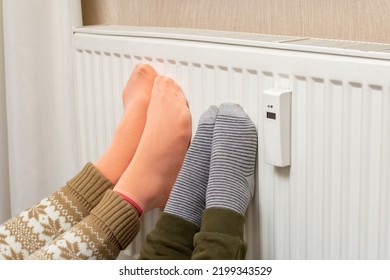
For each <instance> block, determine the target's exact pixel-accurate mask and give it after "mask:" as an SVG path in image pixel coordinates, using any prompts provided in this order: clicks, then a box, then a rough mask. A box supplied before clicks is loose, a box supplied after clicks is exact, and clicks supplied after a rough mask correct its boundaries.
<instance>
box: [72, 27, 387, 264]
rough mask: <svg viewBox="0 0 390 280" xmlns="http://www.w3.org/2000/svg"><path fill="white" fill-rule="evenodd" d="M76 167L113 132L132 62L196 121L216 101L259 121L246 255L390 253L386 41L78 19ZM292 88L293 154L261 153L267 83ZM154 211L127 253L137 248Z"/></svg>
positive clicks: (375, 255) (95, 154)
mask: <svg viewBox="0 0 390 280" xmlns="http://www.w3.org/2000/svg"><path fill="white" fill-rule="evenodd" d="M74 48H75V57H74V59H75V70H76V76H77V81H76V92H77V93H76V102H77V108H78V110H77V111H78V115H77V117H78V125H79V140H80V142H79V143H80V145H79V148H80V167H81V166H82V165H83V164H84V163H85V162H86V161H94V160H96V159H97V157H98V156H99V155H100V154H101V153H102V152H103V151H104V149H105V147H106V146H107V145H108V143H109V142H110V139H111V136H112V134H113V131H114V128H115V126H116V123H117V122H118V121H119V119H120V116H121V114H122V104H121V94H122V89H123V87H124V85H125V83H126V81H127V79H128V77H129V75H130V73H131V72H132V68H133V67H134V65H135V64H137V63H141V62H142V63H150V64H152V65H153V66H154V67H155V69H156V70H157V71H158V72H159V73H160V74H162V75H166V76H170V77H173V78H174V79H175V80H177V81H178V83H179V84H180V85H181V87H182V89H183V91H184V93H185V94H186V96H187V98H188V100H189V104H190V109H191V112H192V117H193V130H194V131H195V130H196V125H197V121H198V119H199V117H200V115H201V113H202V112H203V111H204V110H205V109H207V108H208V107H209V106H210V105H211V104H216V105H219V104H220V103H222V102H234V103H239V104H241V105H242V106H243V108H244V109H245V110H246V112H247V113H248V115H249V116H250V117H251V119H252V120H253V121H254V123H255V124H256V125H257V128H258V132H259V156H258V164H257V176H256V179H257V186H256V187H257V188H256V193H255V196H254V199H253V203H252V204H251V207H250V209H249V210H248V213H247V222H246V234H245V239H246V241H247V242H248V254H247V258H248V259H390V45H384V44H365V43H356V42H345V41H344V42H342V41H330V40H316V39H310V38H295V37H281V36H269V35H253V34H241V33H227V32H211V31H210V32H207V31H199V30H178V29H177V30H175V29H161V28H160V29H157V28H135V27H119V26H92V27H85V28H77V29H75V30H74ZM273 87H279V88H286V89H290V90H291V91H292V143H291V145H292V146H291V148H292V154H291V157H292V163H291V167H285V168H276V167H273V166H271V165H268V164H266V163H265V160H264V154H265V152H264V145H263V142H264V137H263V125H262V115H263V111H262V93H263V91H264V90H265V89H269V88H273ZM158 213H159V212H158V211H154V212H153V213H150V214H148V215H145V217H144V218H143V221H142V224H143V228H142V230H141V232H140V234H139V235H138V237H137V239H136V240H135V241H134V242H133V243H132V245H131V246H130V247H129V248H128V249H127V250H125V251H124V252H123V254H122V256H121V257H127V258H136V257H137V253H138V251H139V248H140V246H141V244H142V240H143V238H144V237H145V235H146V233H147V232H149V231H150V230H151V229H152V228H153V226H154V222H155V220H156V218H157V217H158Z"/></svg>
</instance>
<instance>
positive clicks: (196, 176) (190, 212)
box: [164, 106, 218, 227]
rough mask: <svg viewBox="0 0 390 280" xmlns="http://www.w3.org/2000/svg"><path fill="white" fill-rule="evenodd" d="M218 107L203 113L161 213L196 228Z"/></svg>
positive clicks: (207, 172)
mask: <svg viewBox="0 0 390 280" xmlns="http://www.w3.org/2000/svg"><path fill="white" fill-rule="evenodd" d="M217 112H218V108H217V107H216V106H211V107H210V108H209V109H207V111H205V112H204V113H203V114H202V116H201V118H200V120H199V125H198V129H197V130H196V133H195V136H194V139H193V140H192V142H191V145H190V147H189V149H188V152H187V154H186V157H185V159H184V163H183V166H182V168H181V170H180V173H179V175H178V177H177V180H176V183H175V185H174V186H173V189H172V192H171V194H170V196H169V199H168V202H167V205H166V206H165V209H164V212H166V213H170V214H174V215H176V216H179V217H181V218H183V219H185V220H187V221H189V222H192V223H194V224H195V225H197V226H198V227H200V225H201V220H202V213H203V210H204V209H205V198H206V188H207V182H208V179H209V169H210V155H211V143H212V140H213V130H214V124H215V118H216V117H217Z"/></svg>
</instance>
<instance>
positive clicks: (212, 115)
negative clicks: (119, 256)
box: [199, 105, 218, 124]
mask: <svg viewBox="0 0 390 280" xmlns="http://www.w3.org/2000/svg"><path fill="white" fill-rule="evenodd" d="M217 114H218V107H217V106H215V105H212V106H210V107H209V108H208V109H207V110H206V111H205V112H204V113H203V114H202V116H201V117H200V119H199V124H202V123H208V124H212V123H215V119H216V118H217Z"/></svg>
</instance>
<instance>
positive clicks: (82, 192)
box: [0, 65, 156, 259]
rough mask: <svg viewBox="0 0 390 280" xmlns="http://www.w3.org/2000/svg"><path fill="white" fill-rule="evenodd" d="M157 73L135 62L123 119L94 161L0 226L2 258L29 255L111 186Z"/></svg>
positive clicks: (133, 143) (139, 127)
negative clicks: (102, 151)
mask: <svg viewBox="0 0 390 280" xmlns="http://www.w3.org/2000/svg"><path fill="white" fill-rule="evenodd" d="M155 76H156V72H155V71H154V69H153V68H152V67H151V66H148V65H138V66H136V67H135V69H134V71H133V73H132V75H131V77H130V79H129V81H128V83H127V85H126V87H125V89H124V91H123V103H124V107H125V110H124V115H123V118H122V120H121V122H120V123H119V125H118V127H117V130H116V133H115V135H114V138H113V141H112V143H111V145H110V146H109V147H108V148H107V150H106V151H105V153H104V154H103V155H102V156H101V157H100V159H99V160H98V161H97V162H96V163H95V164H92V163H87V164H86V165H85V167H84V168H83V169H82V171H80V173H79V174H77V175H76V176H75V177H74V178H72V179H71V180H70V181H68V182H67V184H66V185H65V186H64V187H62V188H60V189H59V190H58V191H56V192H54V193H53V194H51V195H50V196H48V197H47V198H45V199H43V200H42V201H41V202H40V203H38V204H36V205H35V206H33V207H32V208H31V209H29V210H26V211H24V212H22V213H20V214H19V215H18V216H15V217H13V218H11V219H10V220H8V221H6V222H5V223H4V224H3V225H1V226H0V259H24V258H26V257H28V256H29V255H30V254H31V253H33V252H34V251H36V250H38V249H39V248H41V247H43V246H45V245H46V244H48V243H50V242H51V241H52V240H53V239H55V238H56V237H57V236H59V235H61V234H62V233H63V232H65V231H66V230H68V229H70V228H71V227H73V226H74V225H76V224H77V223H78V222H80V221H81V220H82V219H83V218H84V217H86V216H87V215H89V213H90V211H91V210H92V209H93V208H94V207H95V206H96V205H97V204H98V203H99V201H100V200H101V199H102V197H103V195H104V193H105V191H106V190H108V189H112V188H113V187H114V184H113V182H116V181H117V177H118V176H120V174H121V173H120V172H122V170H123V166H124V165H126V166H127V165H128V163H129V161H130V160H131V158H132V156H133V154H134V150H135V148H136V147H137V146H138V143H139V138H140V135H141V134H142V131H143V126H144V122H145V121H144V119H145V118H146V117H145V116H146V111H147V105H148V104H149V99H150V92H151V88H152V85H153V82H154V78H155ZM125 146H126V147H125ZM127 147H128V149H127Z"/></svg>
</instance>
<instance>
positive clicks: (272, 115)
mask: <svg viewBox="0 0 390 280" xmlns="http://www.w3.org/2000/svg"><path fill="white" fill-rule="evenodd" d="M267 119H272V120H276V114H275V113H272V112H267Z"/></svg>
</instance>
